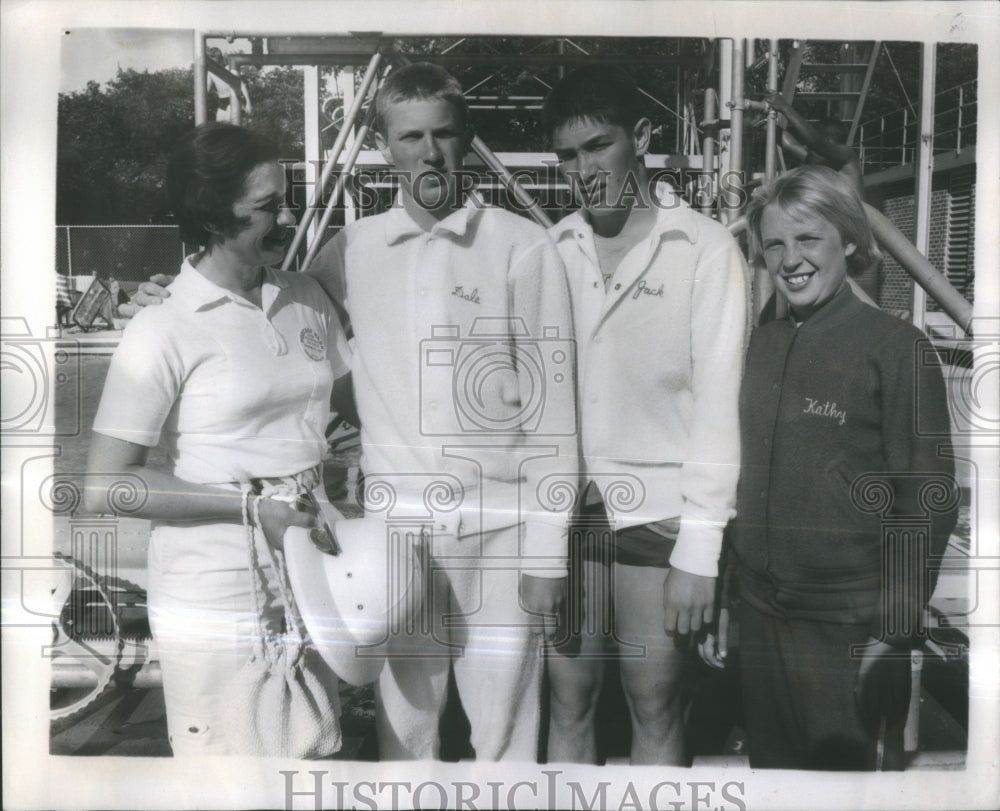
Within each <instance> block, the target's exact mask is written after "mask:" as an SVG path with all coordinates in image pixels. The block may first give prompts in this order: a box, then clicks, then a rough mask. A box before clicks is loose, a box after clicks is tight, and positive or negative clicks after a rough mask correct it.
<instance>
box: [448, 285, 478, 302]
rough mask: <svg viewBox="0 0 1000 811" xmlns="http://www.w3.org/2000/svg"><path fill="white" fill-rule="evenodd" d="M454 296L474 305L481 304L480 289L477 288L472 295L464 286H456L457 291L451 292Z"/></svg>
mask: <svg viewBox="0 0 1000 811" xmlns="http://www.w3.org/2000/svg"><path fill="white" fill-rule="evenodd" d="M451 294H452V295H453V296H458V297H459V298H460V299H465V300H466V301H471V302H472V303H473V304H479V303H480V302H479V288H478V287H476V288H475V289H473V291H472V292H471V293H466V292H465V288H464V287H463V286H462V285H460V284H459V285H456V286H455V289H454V290H452V291H451Z"/></svg>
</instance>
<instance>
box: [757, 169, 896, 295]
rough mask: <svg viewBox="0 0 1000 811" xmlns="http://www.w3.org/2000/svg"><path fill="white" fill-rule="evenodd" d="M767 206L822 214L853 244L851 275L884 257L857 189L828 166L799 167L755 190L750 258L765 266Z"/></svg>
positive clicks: (796, 214)
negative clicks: (764, 232)
mask: <svg viewBox="0 0 1000 811" xmlns="http://www.w3.org/2000/svg"><path fill="white" fill-rule="evenodd" d="M768 206H777V207H778V208H780V209H781V210H782V211H784V212H785V213H787V214H790V215H791V216H793V217H822V218H823V219H825V220H826V221H827V222H829V223H830V224H831V225H832V226H833V227H834V228H836V229H837V232H838V233H839V234H840V239H841V241H842V242H843V243H844V244H845V245H847V244H848V243H851V244H853V245H854V248H855V249H854V253H852V254H851V255H850V256H848V257H847V271H848V273H850V274H851V275H852V276H857V275H860V274H861V273H862V272H864V270H865V269H866V268H867V267H868V266H869V265H871V264H872V263H873V262H876V261H878V260H879V259H880V258H881V254H880V253H879V250H878V245H877V244H876V242H875V237H874V236H873V235H872V229H871V226H870V225H869V224H868V217H867V215H866V214H865V207H864V203H863V202H862V201H861V198H860V197H859V196H858V192H857V190H856V189H855V188H854V186H853V184H851V182H850V181H848V180H847V179H846V178H845V177H844V176H843V175H842V174H840V172H837V171H835V170H833V169H831V168H830V167H829V166H798V167H796V168H795V169H790V170H789V171H787V172H785V173H784V174H782V175H779V176H778V177H776V178H775V179H774V180H771V181H770V182H768V183H766V184H764V185H763V186H762V187H761V188H759V189H757V190H756V191H755V192H754V194H753V197H752V198H751V199H750V205H749V206H747V213H746V216H747V236H748V241H749V243H750V258H751V260H752V261H753V263H754V265H756V266H758V267H763V266H764V246H763V242H762V240H761V222H762V220H763V219H764V209H766V208H767V207H768Z"/></svg>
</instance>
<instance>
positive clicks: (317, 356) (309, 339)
mask: <svg viewBox="0 0 1000 811" xmlns="http://www.w3.org/2000/svg"><path fill="white" fill-rule="evenodd" d="M299 343H300V344H302V351H303V352H305V353H306V356H307V357H309V358H311V359H312V360H324V359H325V358H326V344H325V343H324V342H323V339H322V338H321V337H320V335H319V333H318V332H316V330H314V329H312V328H311V327H303V328H302V329H301V330H299Z"/></svg>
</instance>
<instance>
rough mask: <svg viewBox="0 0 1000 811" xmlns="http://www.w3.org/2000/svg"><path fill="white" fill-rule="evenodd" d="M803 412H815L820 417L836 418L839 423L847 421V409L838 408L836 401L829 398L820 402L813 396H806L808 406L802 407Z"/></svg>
mask: <svg viewBox="0 0 1000 811" xmlns="http://www.w3.org/2000/svg"><path fill="white" fill-rule="evenodd" d="M802 413H803V414H815V415H816V416H818V417H829V418H830V419H832V420H835V421H836V422H837V424H838V425H843V424H844V423H845V422H846V421H847V409H846V408H845V409H838V408H837V404H836V403H831V402H830V401H829V400H827V401H826V402H825V403H822V404H821V403H820V401H819V400H814V399H813V398H812V397H806V407H805V408H803V409H802Z"/></svg>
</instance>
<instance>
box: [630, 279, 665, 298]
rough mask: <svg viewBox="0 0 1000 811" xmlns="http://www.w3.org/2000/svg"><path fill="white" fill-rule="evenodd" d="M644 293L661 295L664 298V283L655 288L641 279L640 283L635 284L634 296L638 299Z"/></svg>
mask: <svg viewBox="0 0 1000 811" xmlns="http://www.w3.org/2000/svg"><path fill="white" fill-rule="evenodd" d="M642 295H646V296H659V297H660V298H663V285H662V284H661V285H660V286H659V287H657V288H655V289H654V288H652V287H650V286H649V285H648V284H646V282H645V280H644V279H640V280H639V284H637V285H636V286H635V292H634V293H633V294H632V298H633V299H637V298H639V296H642Z"/></svg>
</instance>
